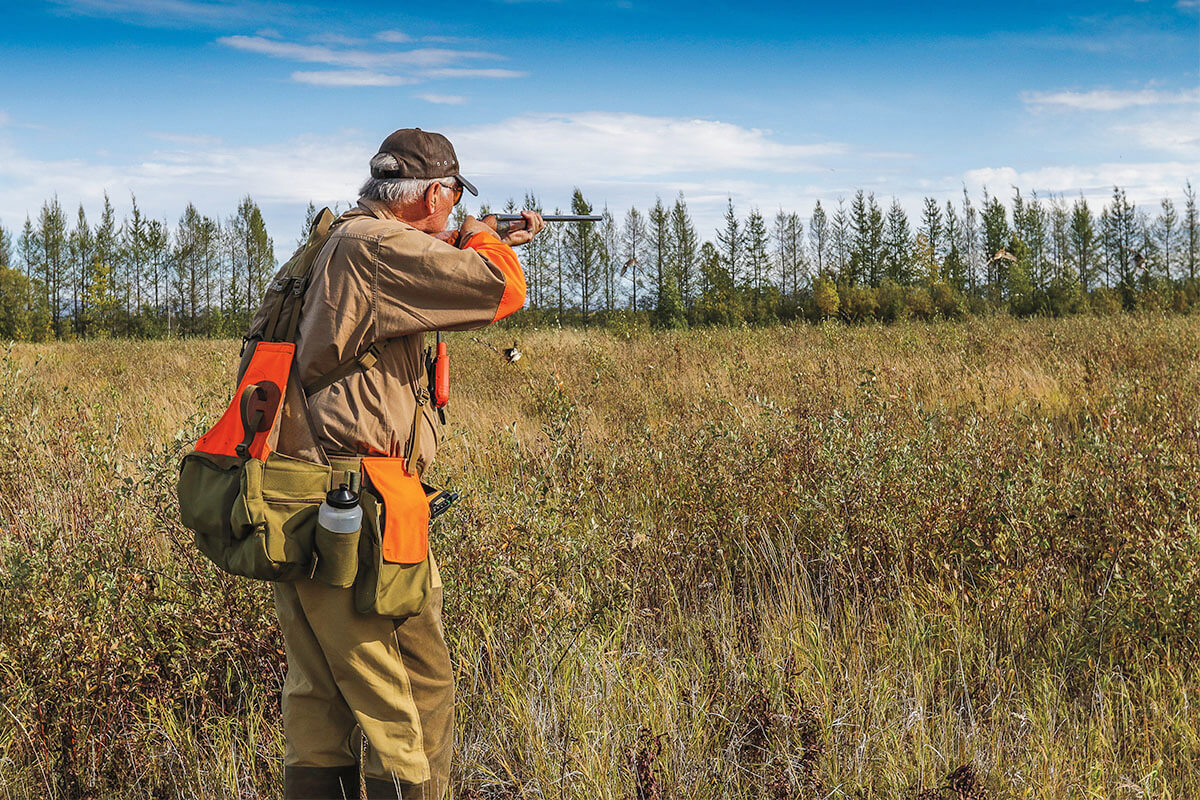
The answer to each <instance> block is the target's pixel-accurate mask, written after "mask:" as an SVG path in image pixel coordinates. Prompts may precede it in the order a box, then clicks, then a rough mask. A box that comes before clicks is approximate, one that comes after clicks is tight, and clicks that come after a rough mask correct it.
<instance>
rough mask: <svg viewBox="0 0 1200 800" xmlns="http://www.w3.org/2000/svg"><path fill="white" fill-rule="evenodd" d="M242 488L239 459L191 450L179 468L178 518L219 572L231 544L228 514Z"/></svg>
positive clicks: (231, 534)
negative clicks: (218, 568)
mask: <svg viewBox="0 0 1200 800" xmlns="http://www.w3.org/2000/svg"><path fill="white" fill-rule="evenodd" d="M241 486H242V460H241V459H240V458H236V457H234V456H221V455H212V454H209V453H201V452H198V451H193V452H191V453H188V454H187V455H186V456H184V457H183V461H182V462H181V463H180V465H179V483H178V486H177V488H178V491H179V517H180V520H181V521H182V522H183V526H184V527H185V528H187V529H188V530H190V531H192V533H193V534H194V535H195V539H196V547H198V548H199V549H200V552H201V553H203V554H204V555H205V556H207V557H208V558H209V560H211V561H212V562H213V563H214V564H216V565H217V566H218V567H220V568H221V569H224V570H226V571H228V567H227V566H226V565H225V553H226V551H228V550H229V547H230V545H231V544H232V543H233V526H232V525H231V524H230V521H229V512H230V510H231V509H232V508H233V504H234V502H235V501H237V499H238V494H239V493H240V492H241Z"/></svg>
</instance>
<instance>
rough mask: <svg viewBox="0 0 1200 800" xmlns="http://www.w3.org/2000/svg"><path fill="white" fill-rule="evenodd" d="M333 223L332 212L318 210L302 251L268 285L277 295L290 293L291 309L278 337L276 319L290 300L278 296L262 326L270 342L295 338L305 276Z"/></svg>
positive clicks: (290, 340)
mask: <svg viewBox="0 0 1200 800" xmlns="http://www.w3.org/2000/svg"><path fill="white" fill-rule="evenodd" d="M335 222H336V218H335V217H334V216H333V212H332V211H330V210H329V209H328V208H322V209H321V213H319V214H317V216H316V217H315V218H313V224H312V227H311V228H310V229H309V231H308V241H307V242H306V243H305V245H304V249H303V251H302V252H300V253H298V254H297V255H298V256H299V257H293V258H292V261H291V268H290V269H289V270H288V271H287V273H286V274H283V275H280V276H279V277H278V278H277V279H276V280H275V282H274V283H272V284H271V287H270V290H269V291H272V292H275V293H277V294H284V293H286V292H288V291H290V292H291V293H292V297H291V302H290V305H291V309H290V313H289V315H288V321H287V329H286V332H285V333H284V335H283V336H282V337H281V336H279V319H280V317H281V316H282V314H281V312H282V311H283V307H284V306H285V305H288V304H289V303H288V302H287V299H286V298H280V301H279V302H277V303H276V304H275V306H274V308H272V309H271V315H270V317H268V319H267V324H266V327H265V328H263V331H262V333H263V336H264V337H266V338H268V339H270V340H273V341H282V342H295V341H296V329H297V328H298V327H299V325H300V307H301V306H302V305H304V290H305V289H306V288H308V276H309V273H310V272H311V271H312V266H313V262H315V261H316V260H317V255H318V254H319V253H320V252H321V248H323V247H324V246H325V243H326V242H328V241H329V234H330V233H331V232H332V231H333V226H334V223H335Z"/></svg>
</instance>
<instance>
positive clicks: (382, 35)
mask: <svg viewBox="0 0 1200 800" xmlns="http://www.w3.org/2000/svg"><path fill="white" fill-rule="evenodd" d="M375 38H376V39H378V40H379V41H381V42H391V43H393V44H404V43H406V42H411V41H412V40H413V37H411V36H409V35H408V34H407V33H405V32H404V31H380V32H379V33H377V34H375Z"/></svg>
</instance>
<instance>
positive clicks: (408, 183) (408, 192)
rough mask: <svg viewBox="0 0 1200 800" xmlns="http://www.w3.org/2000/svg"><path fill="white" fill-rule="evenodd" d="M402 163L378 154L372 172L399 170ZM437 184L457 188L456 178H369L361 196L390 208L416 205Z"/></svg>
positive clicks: (393, 157)
mask: <svg viewBox="0 0 1200 800" xmlns="http://www.w3.org/2000/svg"><path fill="white" fill-rule="evenodd" d="M399 167H400V162H398V161H397V160H396V157H395V156H394V155H392V154H391V153H376V154H375V155H374V156H373V157H372V158H371V170H372V171H374V170H384V171H386V170H393V169H399ZM435 183H440V184H441V185H442V186H446V187H449V188H451V189H454V188H455V187H456V186H457V183H456V181H455V180H454V178H450V177H446V178H376V177H370V178H367V180H366V182H365V183H363V185H362V188H361V189H359V190H358V193H359V195H360V196H362V197H364V198H366V199H367V200H374V201H376V202H379V203H387V204H388V205H389V206H393V205H404V204H406V203H415V202H416V201H418V200H420V199H421V198H422V197H424V196H425V192H426V191H427V190H428V189H429V187H430V186H432V185H433V184H435Z"/></svg>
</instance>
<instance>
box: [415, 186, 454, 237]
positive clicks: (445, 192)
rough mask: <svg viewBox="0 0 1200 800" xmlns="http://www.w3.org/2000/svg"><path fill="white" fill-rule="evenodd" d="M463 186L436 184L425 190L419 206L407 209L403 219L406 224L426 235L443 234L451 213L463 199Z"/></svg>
mask: <svg viewBox="0 0 1200 800" xmlns="http://www.w3.org/2000/svg"><path fill="white" fill-rule="evenodd" d="M462 191H463V190H462V186H460V185H456V186H454V187H450V186H446V185H445V184H442V183H434V184H432V185H430V187H429V188H428V189H426V190H425V195H424V196H423V197H422V198H421V200H420V201H419V203H418V204H414V205H410V206H407V207H406V208H405V212H404V213H403V214H401V217H402V218H403V219H404V221H405V222H407V223H409V224H410V225H412V226H413V227H414V228H416V229H417V230H419V231H424V232H425V233H441V232H442V231H444V230H446V225H447V224H448V223H449V222H450V213H451V212H452V211H454V207H455V206H456V205H458V201H459V200H460V199H462Z"/></svg>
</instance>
